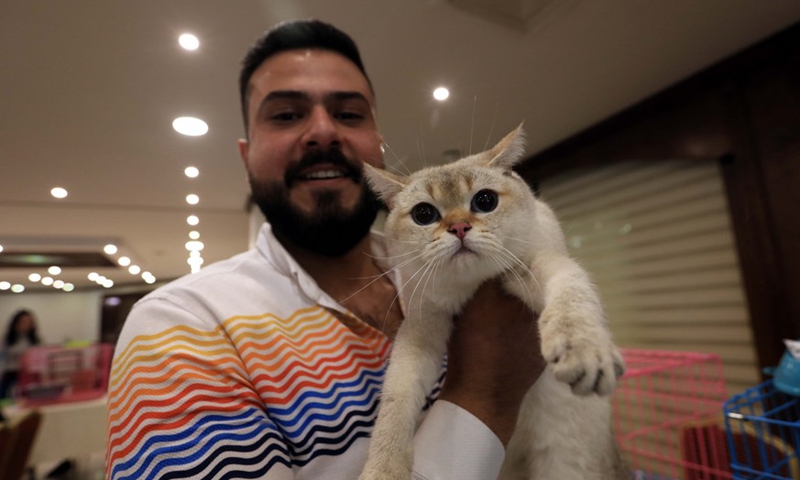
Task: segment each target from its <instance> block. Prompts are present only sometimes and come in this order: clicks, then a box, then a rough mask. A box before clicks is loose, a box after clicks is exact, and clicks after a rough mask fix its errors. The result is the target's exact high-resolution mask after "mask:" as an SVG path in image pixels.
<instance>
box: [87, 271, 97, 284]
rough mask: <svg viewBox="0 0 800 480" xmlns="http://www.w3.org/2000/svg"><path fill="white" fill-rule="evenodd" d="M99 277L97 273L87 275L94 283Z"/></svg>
mask: <svg viewBox="0 0 800 480" xmlns="http://www.w3.org/2000/svg"><path fill="white" fill-rule="evenodd" d="M99 276H100V275H99V274H98V273H97V272H91V273H90V274H89V275H87V278H88V279H89V280H91V281H93V282H94V281H95V280H97V277H99Z"/></svg>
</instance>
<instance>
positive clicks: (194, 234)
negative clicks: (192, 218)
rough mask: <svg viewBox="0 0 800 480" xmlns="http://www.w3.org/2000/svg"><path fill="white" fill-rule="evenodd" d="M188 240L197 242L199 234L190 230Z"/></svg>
mask: <svg viewBox="0 0 800 480" xmlns="http://www.w3.org/2000/svg"><path fill="white" fill-rule="evenodd" d="M189 238H191V239H192V240H197V239H198V238H200V232H198V231H197V230H192V231H191V232H189Z"/></svg>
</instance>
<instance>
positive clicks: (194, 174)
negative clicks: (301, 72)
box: [183, 167, 200, 178]
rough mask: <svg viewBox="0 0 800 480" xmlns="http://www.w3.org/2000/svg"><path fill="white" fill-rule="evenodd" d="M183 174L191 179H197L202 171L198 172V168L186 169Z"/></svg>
mask: <svg viewBox="0 0 800 480" xmlns="http://www.w3.org/2000/svg"><path fill="white" fill-rule="evenodd" d="M183 173H184V174H185V175H186V176H187V177H189V178H196V177H197V176H198V175H200V170H198V169H197V167H186V169H185V170H184V171H183Z"/></svg>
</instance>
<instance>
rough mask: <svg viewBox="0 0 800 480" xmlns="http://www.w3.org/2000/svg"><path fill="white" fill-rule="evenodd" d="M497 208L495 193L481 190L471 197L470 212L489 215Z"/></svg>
mask: <svg viewBox="0 0 800 480" xmlns="http://www.w3.org/2000/svg"><path fill="white" fill-rule="evenodd" d="M495 208H497V193H496V192H493V191H491V190H481V191H479V192H478V193H476V194H475V196H474V197H472V204H471V205H470V210H472V211H473V212H478V213H489V212H491V211H492V210H494V209H495Z"/></svg>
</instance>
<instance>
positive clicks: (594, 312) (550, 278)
mask: <svg viewBox="0 0 800 480" xmlns="http://www.w3.org/2000/svg"><path fill="white" fill-rule="evenodd" d="M533 272H534V275H536V276H537V277H538V278H537V280H538V282H539V288H541V289H542V293H543V300H544V308H543V309H542V312H541V315H540V317H539V333H540V336H541V342H542V355H543V356H544V359H545V360H546V361H547V362H548V363H549V364H550V365H551V366H552V370H553V374H554V376H555V377H556V379H558V380H560V381H562V382H565V383H568V384H569V385H570V386H571V387H572V391H573V392H574V393H576V394H578V395H588V394H591V393H597V394H599V395H609V394H610V393H611V392H612V391H613V390H614V387H615V386H616V381H617V378H618V377H619V376H621V375H622V374H623V372H624V371H625V363H624V361H623V359H622V355H621V353H620V351H619V349H618V348H617V347H616V345H614V343H613V341H612V339H611V333H610V332H609V330H608V328H607V326H606V320H605V314H604V313H603V308H602V305H601V303H600V299H599V296H598V294H597V291H596V290H595V288H594V286H593V285H592V283H591V281H590V279H589V276H588V274H587V273H586V272H585V271H584V270H583V269H582V268H581V267H580V266H579V265H578V264H577V263H576V262H575V261H574V260H572V259H571V258H569V257H567V256H566V255H564V254H561V253H557V252H552V253H551V252H547V253H543V254H540V255H539V256H537V258H536V261H535V262H534V268H533Z"/></svg>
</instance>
